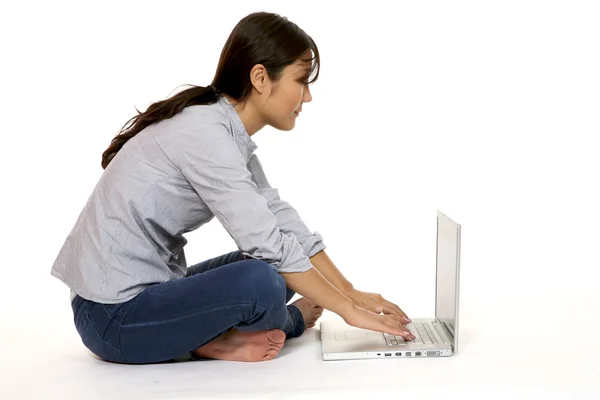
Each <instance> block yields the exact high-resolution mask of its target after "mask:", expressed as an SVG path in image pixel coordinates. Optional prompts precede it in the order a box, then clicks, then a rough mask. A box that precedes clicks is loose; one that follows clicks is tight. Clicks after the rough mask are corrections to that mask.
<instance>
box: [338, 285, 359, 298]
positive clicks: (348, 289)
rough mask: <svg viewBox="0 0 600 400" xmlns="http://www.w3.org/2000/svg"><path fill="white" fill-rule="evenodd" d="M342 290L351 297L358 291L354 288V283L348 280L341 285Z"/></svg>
mask: <svg viewBox="0 0 600 400" xmlns="http://www.w3.org/2000/svg"><path fill="white" fill-rule="evenodd" d="M340 292H342V293H344V295H345V296H346V297H350V296H351V295H353V294H354V293H355V292H356V289H354V286H352V284H351V283H350V282H348V283H347V284H345V285H343V286H342V287H341V289H340Z"/></svg>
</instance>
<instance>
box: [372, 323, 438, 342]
mask: <svg viewBox="0 0 600 400" xmlns="http://www.w3.org/2000/svg"><path fill="white" fill-rule="evenodd" d="M404 326H406V328H407V329H408V330H409V331H410V333H412V334H413V335H414V336H415V338H414V340H405V339H404V338H403V337H402V336H399V335H392V334H390V333H385V332H384V333H383V336H384V337H385V341H386V343H387V345H388V346H398V345H400V346H402V345H406V344H407V343H408V344H413V343H416V344H434V343H438V340H437V339H436V337H435V335H434V334H433V332H431V328H430V327H429V325H427V324H423V323H420V322H419V323H414V322H411V323H410V324H406V325H404ZM436 330H437V327H436ZM440 337H442V340H444V343H447V339H446V335H441V334H440Z"/></svg>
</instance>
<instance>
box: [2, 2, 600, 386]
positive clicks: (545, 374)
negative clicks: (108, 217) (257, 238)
mask: <svg viewBox="0 0 600 400" xmlns="http://www.w3.org/2000/svg"><path fill="white" fill-rule="evenodd" d="M15 4H17V3H14V4H13V3H8V2H7V3H3V4H2V6H0V37H1V39H0V40H1V42H2V50H1V52H2V53H1V54H2V56H1V57H2V62H1V64H0V68H1V71H2V72H1V74H0V84H1V88H2V95H1V96H0V102H1V103H0V110H1V116H2V118H1V142H0V143H1V144H0V146H1V150H2V151H1V152H2V156H1V157H0V163H1V164H0V174H1V175H0V178H1V181H0V182H1V183H2V195H1V196H0V202H1V207H0V213H1V214H0V216H1V218H2V219H1V226H2V230H1V231H0V235H1V237H0V238H1V241H0V243H1V246H2V248H1V250H2V255H3V257H2V259H3V260H2V261H3V266H2V269H1V271H2V272H1V277H2V282H3V285H2V289H1V290H0V307H1V314H0V317H1V322H0V324H1V329H0V338H1V344H2V350H1V351H2V357H1V360H2V361H0V368H1V369H2V370H3V373H2V375H1V377H0V385H1V386H0V392H1V393H5V392H8V393H12V394H13V397H8V398H17V397H19V396H20V395H22V396H24V397H27V398H33V397H39V396H41V394H36V393H37V392H35V390H40V389H42V390H43V391H44V392H43V393H44V396H45V397H46V398H54V397H56V398H62V396H63V395H62V394H59V391H60V390H65V393H67V394H68V393H71V394H72V395H73V396H75V397H77V396H80V395H81V396H83V395H82V394H81V393H85V394H86V396H88V397H89V396H93V395H94V393H96V394H98V393H101V394H103V395H106V396H108V395H111V396H113V397H114V396H115V395H117V393H126V394H127V396H128V398H135V397H136V394H138V395H140V396H142V395H143V396H142V397H144V396H146V397H145V398H149V397H147V396H149V395H148V393H150V392H148V393H146V392H144V390H150V389H148V384H149V383H152V380H151V378H149V377H148V376H146V375H144V374H143V373H141V375H135V374H136V373H137V372H135V371H138V370H136V368H142V369H143V367H131V366H129V367H125V368H123V367H122V366H118V367H117V366H107V365H106V364H105V363H101V362H96V361H95V360H94V359H93V358H92V357H91V355H90V354H89V353H88V352H87V350H86V349H85V348H84V347H83V345H82V344H81V343H80V341H79V337H78V336H77V333H76V332H75V329H74V327H73V325H72V314H71V310H70V307H69V302H68V288H67V287H66V286H65V285H64V284H62V283H61V282H60V281H58V280H57V279H55V278H53V277H51V276H50V268H51V265H52V263H53V261H54V258H55V257H56V255H57V254H58V251H59V249H60V247H61V245H62V243H63V241H64V239H65V238H66V235H67V234H68V233H69V231H70V229H71V227H72V225H73V223H74V222H75V220H76V218H77V216H78V215H79V212H80V211H81V208H82V207H83V206H84V204H85V202H86V200H87V198H88V196H89V195H90V192H91V190H92V188H93V187H94V185H95V183H96V181H97V179H98V178H99V176H100V175H101V173H102V169H101V167H100V160H101V153H102V152H103V151H104V150H105V149H106V147H107V146H108V144H109V142H110V140H111V139H112V137H113V136H114V135H115V134H116V133H117V132H118V130H119V129H120V128H121V127H122V126H123V124H124V123H125V122H126V121H127V120H128V119H129V118H131V117H132V116H134V115H135V114H136V111H135V107H137V108H138V109H139V110H140V111H142V110H145V109H146V107H147V106H148V105H149V104H150V103H151V102H154V101H158V100H162V99H165V98H167V97H168V96H170V95H171V94H172V93H173V92H174V91H175V90H180V88H178V87H179V86H180V85H183V84H196V85H202V86H204V85H208V84H209V83H210V82H211V81H212V78H213V75H214V72H215V69H216V65H217V61H218V58H219V55H220V52H221V49H222V46H223V45H224V43H225V41H226V39H227V37H228V35H229V33H230V32H231V29H233V27H234V26H235V24H236V23H237V22H238V21H239V20H240V19H241V18H243V17H244V16H246V15H247V14H249V13H251V12H254V11H270V12H276V13H279V14H281V15H284V16H287V17H288V18H289V19H290V20H291V21H293V22H295V23H296V24H298V25H299V26H300V27H301V28H302V29H303V30H305V31H306V32H307V33H308V34H309V35H311V36H312V37H313V39H314V40H315V41H316V43H317V46H318V47H319V50H320V53H321V60H322V70H321V75H320V79H319V81H318V82H317V83H315V84H314V85H313V86H312V88H311V90H312V94H313V101H312V103H310V104H306V105H305V106H304V107H303V109H304V112H303V113H302V114H301V116H300V117H299V118H298V119H297V125H296V127H295V129H294V130H292V131H289V132H283V131H277V130H274V129H272V128H270V127H267V128H264V129H263V130H261V131H260V132H258V133H257V134H256V135H254V136H253V139H254V140H255V142H256V143H257V144H258V149H257V154H258V155H259V156H260V157H261V161H262V163H263V166H264V168H265V171H266V173H267V176H268V178H269V180H270V182H271V184H272V185H273V186H274V187H277V188H279V190H280V194H281V196H282V198H283V199H285V200H287V201H289V202H290V203H291V204H292V205H293V206H294V207H295V208H296V209H297V210H298V212H299V213H300V215H301V216H302V217H303V219H304V221H305V222H306V223H307V225H308V226H309V228H310V229H311V230H313V231H315V230H316V231H318V232H319V233H321V234H322V235H323V237H324V239H325V243H326V244H327V245H328V249H327V253H328V254H329V256H330V257H331V258H332V260H333V261H334V262H335V264H336V265H337V266H338V268H339V269H340V270H341V271H342V272H343V273H344V274H345V275H346V276H347V277H348V279H349V280H350V281H351V282H352V283H353V284H354V286H355V287H357V288H359V289H362V290H366V291H374V292H379V293H381V294H383V295H384V297H386V298H388V299H389V300H391V301H393V302H395V303H397V304H398V305H399V306H400V307H402V308H403V309H404V311H406V312H407V313H408V315H409V316H412V317H419V316H431V315H432V314H433V308H434V297H433V296H434V276H435V216H436V210H437V209H440V210H441V211H443V212H444V213H446V214H447V215H449V216H450V217H451V218H453V219H455V220H456V221H457V222H459V223H460V224H461V225H462V229H463V230H462V234H463V235H462V244H463V247H462V264H461V298H460V301H461V306H460V313H461V314H460V317H461V319H460V327H461V332H460V334H461V348H460V349H459V354H458V356H456V357H453V358H451V359H443V360H434V361H435V363H434V361H432V360H372V361H355V362H343V363H334V364H331V363H324V362H323V361H320V360H319V358H318V354H317V353H315V354H311V356H310V357H309V358H308V359H307V360H304V359H302V358H299V360H304V361H298V362H297V363H296V362H294V363H290V361H289V360H290V357H301V356H300V355H295V354H302V351H303V349H305V347H306V346H308V348H310V349H313V347H314V349H313V350H316V349H318V336H317V335H316V334H313V333H311V334H310V335H308V334H307V335H306V336H305V337H304V338H302V340H304V341H303V342H301V343H303V344H304V346H305V347H303V346H298V345H296V348H294V351H293V352H289V353H288V356H287V357H288V360H287V361H286V359H285V357H281V358H280V359H279V360H275V361H273V362H271V363H270V364H271V366H257V364H253V365H248V364H244V365H242V364H239V363H238V364H235V363H221V362H212V364H209V365H211V367H210V368H209V367H207V364H206V363H204V364H198V363H187V364H186V365H185V367H184V368H183V367H181V366H178V367H176V366H171V367H170V368H171V370H170V369H169V367H168V366H167V367H165V366H162V367H161V368H162V369H160V370H151V371H158V372H160V373H162V374H163V377H168V376H171V377H172V374H175V373H177V374H180V375H181V374H182V373H190V371H192V373H191V374H192V375H191V376H202V377H207V376H211V375H210V371H215V368H216V370H219V371H222V373H223V375H222V379H232V376H231V374H232V371H234V370H235V373H233V375H234V376H233V378H235V379H237V381H236V382H237V383H236V385H231V384H228V385H226V386H225V387H222V389H219V387H218V384H219V381H218V379H217V378H214V377H212V378H211V379H206V380H205V379H201V380H200V381H198V384H197V386H196V387H197V388H200V387H204V390H205V391H204V393H205V394H206V393H212V394H213V395H216V394H220V395H223V396H225V395H227V394H231V395H233V396H235V393H239V392H238V391H239V390H243V389H241V388H246V389H244V390H249V391H250V392H248V393H247V394H246V397H249V396H250V394H249V393H254V394H256V395H258V396H259V397H260V396H262V397H260V398H267V397H268V396H267V395H266V394H261V393H262V392H261V388H264V387H267V386H268V387H269V393H271V394H272V395H273V396H275V397H277V398H281V397H282V396H283V395H284V394H287V395H288V396H292V395H293V394H295V395H299V394H302V396H303V397H305V396H310V395H311V394H319V393H320V394H321V395H324V394H325V390H329V391H335V390H347V391H353V392H354V393H356V391H358V390H361V389H362V390H366V391H373V390H376V389H377V390H388V389H389V390H390V391H391V392H392V393H396V394H399V393H402V394H405V395H406V394H407V393H412V396H413V398H414V396H416V394H421V395H429V394H431V395H434V394H435V393H437V394H438V395H439V394H440V393H443V392H444V391H446V394H459V393H460V394H462V395H466V394H474V393H475V392H476V390H480V389H481V392H480V393H485V394H486V397H488V398H489V397H490V395H494V394H495V395H496V396H499V397H501V396H503V395H511V396H522V397H528V398H531V396H534V395H535V396H537V395H542V394H543V395H544V396H546V397H549V396H556V397H557V398H597V397H595V396H600V362H599V361H598V355H599V352H600V345H599V344H598V343H599V342H598V340H597V337H598V330H599V329H600V324H599V323H598V306H599V305H600V296H599V295H598V291H597V279H598V276H599V274H598V268H599V267H600V262H599V261H598V248H599V246H598V243H599V241H600V233H599V231H598V226H599V223H600V217H599V215H598V211H597V209H598V207H597V205H598V204H599V203H600V194H599V189H598V186H599V185H598V182H599V179H598V173H599V171H600V160H599V157H598V152H599V144H598V134H599V132H600V130H599V128H600V119H599V106H600V74H599V73H598V71H600V53H599V48H600V47H599V46H600V24H598V21H599V20H600V6H599V5H598V3H596V2H593V1H589V2H584V1H539V2H534V1H502V2H500V1H498V2H482V1H452V2H445V1H428V2H383V1H371V2H324V1H320V2H313V1H307V0H304V1H301V2H279V1H270V2H269V1H252V2H249V1H240V2H234V1H226V2H198V1H171V2H169V3H167V2H156V1H143V2H142V1H135V2H134V1H128V2H116V1H113V2H109V1H103V2H96V3H90V2H71V3H68V2H64V1H52V2H41V1H40V2H28V3H25V2H20V3H18V4H19V5H18V6H17V5H15ZM187 238H188V240H189V243H188V245H187V246H186V255H187V259H188V261H189V262H190V263H195V262H199V261H202V260H205V259H207V258H210V257H215V256H217V255H220V254H223V253H226V252H229V251H232V250H235V249H236V248H235V243H234V242H233V240H232V239H231V238H230V237H229V235H228V234H227V232H225V230H224V229H223V228H222V227H221V226H220V224H219V223H218V221H217V220H216V219H215V220H213V221H212V222H211V223H209V224H208V225H206V226H204V227H202V228H201V229H199V230H198V231H196V232H193V233H192V234H189V235H188V236H187ZM334 317H336V316H335V315H334V314H327V313H326V314H325V315H324V317H323V318H334ZM311 346H313V347H311ZM291 348H293V347H291ZM316 351H318V350H316ZM278 362H279V363H280V364H277V363H278ZM286 362H287V363H288V364H285V363H286ZM429 362H431V363H432V364H427V363H429ZM265 364H269V363H265ZM277 365H278V366H277ZM284 365H286V367H283V366H284ZM325 365H326V366H325ZM287 366H289V370H287V373H286V370H285V368H287ZM107 368H118V371H113V370H110V369H108V370H107ZM146 368H150V367H146ZM175 368H179V369H177V372H175V370H174V369H175ZM182 368H183V369H182ZM219 368H220V369H219ZM257 368H258V369H260V368H263V369H264V368H270V369H268V370H267V371H271V375H269V376H274V377H276V380H273V379H271V378H269V379H267V381H268V383H266V384H265V385H267V386H262V384H260V382H262V381H264V380H265V376H264V375H263V374H264V372H261V373H260V374H259V375H258V377H257V378H255V377H254V376H253V375H252V373H253V371H258V369H257ZM294 368H295V369H294ZM194 369H196V370H194ZM200 369H201V370H200ZM82 371H83V372H82ZM144 371H148V369H146V370H144ZM182 371H185V372H182ZM390 371H392V372H390ZM158 372H157V373H158ZM78 374H79V375H78ZM81 374H83V375H81ZM86 374H87V375H86ZM128 374H134V376H136V377H137V378H131V377H130V378H128V376H129V375H128ZM207 374H209V375H207ZM353 374H354V375H353ZM117 375H118V376H120V377H121V378H120V379H121V380H119V379H117V378H115V376H117ZM85 376H87V377H88V378H87V379H86V378H84V377H85ZM98 376H102V377H103V378H102V379H104V381H102V379H100V378H98V379H100V381H98V380H97V379H95V378H94V377H98ZM324 376H327V378H326V379H325V378H324ZM357 377H359V378H358V379H357ZM132 379H133V380H132ZM261 379H262V381H261ZM163 381H164V380H163ZM35 382H38V383H35ZM78 382H79V383H78ZM81 382H85V384H83V383H81ZM107 382H108V383H107ZM169 382H170V383H169ZM185 382H187V386H185V385H184V387H185V388H187V389H189V391H185V390H184V391H182V390H179V391H176V390H175V389H173V391H171V389H170V388H175V387H179V388H181V386H180V385H181V382H180V381H179V382H178V381H175V382H173V381H172V380H170V381H168V382H167V383H164V382H163V383H161V384H159V383H158V382H157V383H152V384H151V385H150V386H152V385H154V386H152V387H154V388H157V387H159V388H160V390H158V391H156V390H155V389H152V390H154V391H152V392H151V393H153V394H154V396H156V398H158V397H161V396H163V397H164V398H176V397H177V398H179V397H181V398H183V397H185V396H189V397H190V398H192V397H193V396H194V393H195V392H194V386H193V384H190V379H189V377H188V378H186V380H185ZM432 382H438V383H440V385H433V386H432V385H431V383H432ZM133 384H135V387H136V390H131V387H132V386H131V385H133ZM169 384H170V385H172V386H169ZM78 385H79V386H78ZM89 385H92V386H91V389H90V386H89ZM93 385H101V386H102V387H103V388H104V389H103V390H105V391H104V392H98V391H94V390H93V389H94V387H95V386H93ZM294 387H295V388H296V389H294V390H290V388H294ZM57 388H61V389H57ZM111 388H112V389H114V391H111V390H112V389H111ZM124 388H129V389H130V390H129V391H127V390H125V391H124ZM78 390H81V393H80V392H79V391H78ZM161 390H162V392H161ZM40 393H41V392H40ZM144 393H146V394H144ZM160 393H162V394H160ZM339 393H341V392H339ZM67 394H65V396H67ZM98 396H99V397H98V398H102V396H101V395H100V394H98ZM327 396H332V395H331V394H328V395H327ZM340 396H341V394H340ZM75 397H74V398H75ZM163 397H161V398H163ZM292 397H293V396H292ZM79 398H81V397H79ZM153 398H154V397H153ZM394 398H395V397H394Z"/></svg>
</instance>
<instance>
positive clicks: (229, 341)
mask: <svg viewBox="0 0 600 400" xmlns="http://www.w3.org/2000/svg"><path fill="white" fill-rule="evenodd" d="M284 342H285V333H284V332H283V331H282V330H279V329H271V330H269V331H259V332H242V331H238V330H237V329H234V328H232V329H230V330H228V331H226V332H224V333H223V334H221V335H220V336H219V337H217V338H216V339H214V340H212V341H211V342H209V343H207V344H205V345H204V346H202V347H200V348H198V349H196V350H195V351H194V354H196V355H197V356H199V357H205V358H214V359H217V360H227V361H269V360H272V359H274V358H275V357H276V356H277V354H279V351H280V350H281V348H282V347H283V343H284Z"/></svg>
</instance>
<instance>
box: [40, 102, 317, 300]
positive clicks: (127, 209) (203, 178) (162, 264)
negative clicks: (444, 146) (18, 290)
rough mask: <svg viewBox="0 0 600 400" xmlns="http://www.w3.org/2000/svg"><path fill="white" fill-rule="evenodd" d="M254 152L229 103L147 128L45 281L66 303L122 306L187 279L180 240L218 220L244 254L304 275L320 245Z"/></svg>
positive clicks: (109, 172)
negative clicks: (79, 300) (67, 295)
mask: <svg viewBox="0 0 600 400" xmlns="http://www.w3.org/2000/svg"><path fill="white" fill-rule="evenodd" d="M256 148H257V146H256V144H255V143H254V141H253V140H252V138H251V137H250V135H248V133H247V132H246V130H245V128H244V125H243V124H242V121H241V119H240V118H239V115H238V114H237V112H236V111H235V109H234V108H233V106H232V105H231V103H230V102H229V101H228V100H227V99H226V98H225V97H221V98H220V99H219V101H218V102H217V103H214V104H210V105H201V106H190V107H187V108H185V109H184V110H183V111H182V112H181V113H180V114H178V115H176V116H174V117H172V118H170V119H167V120H163V121H161V122H159V123H158V124H155V125H152V126H149V127H147V128H146V129H144V130H143V131H141V132H140V133H138V134H137V135H136V136H134V137H133V138H131V139H130V140H129V141H128V142H127V143H125V145H124V146H123V148H122V149H121V150H120V151H119V153H118V154H117V155H116V156H115V157H114V158H113V160H112V161H111V162H110V164H109V165H108V167H107V168H106V169H105V170H104V173H103V174H102V176H101V177H100V180H99V181H98V183H97V184H96V186H95V188H94V190H93V192H92V194H91V196H90V197H89V199H88V201H87V203H86V205H85V207H84V208H83V210H82V212H81V214H80V215H79V217H78V219H77V221H76V223H75V226H74V227H73V229H72V230H71V232H70V233H69V235H68V236H67V238H66V240H65V243H64V245H63V247H62V248H61V250H60V252H59V254H58V256H57V258H56V260H55V262H54V265H53V266H52V270H51V274H52V275H53V276H55V277H56V278H58V279H60V280H62V281H63V282H64V283H65V284H67V285H68V286H69V287H70V288H71V293H72V296H73V293H77V294H79V295H80V296H81V297H83V298H86V299H89V300H92V301H96V302H101V303H120V302H124V301H127V300H129V299H131V298H133V297H134V296H136V295H137V294H139V293H140V292H141V291H142V290H143V289H144V288H146V287H147V286H149V285H151V284H155V283H160V282H166V281H170V280H173V279H178V278H182V277H185V276H186V272H187V264H186V259H185V254H184V251H183V248H184V246H185V244H186V243H187V240H186V238H185V237H184V236H183V235H184V234H185V233H187V232H190V231H193V230H195V229H198V228H199V227H201V226H202V225H204V224H206V223H207V222H209V221H210V220H211V219H213V217H215V216H216V217H217V219H218V220H219V222H220V223H221V224H222V225H223V227H224V228H225V229H226V230H227V232H228V233H229V235H230V236H231V237H232V238H233V240H234V241H235V243H236V245H237V247H238V249H239V250H240V251H241V252H242V253H243V254H244V255H246V256H248V257H250V258H256V259H261V260H264V261H265V262H267V263H269V264H270V265H272V266H273V268H275V269H276V270H277V271H279V272H303V271H306V270H308V269H310V268H311V267H312V265H311V263H310V260H309V257H312V256H313V255H314V254H316V253H317V252H319V251H321V250H323V249H325V247H326V246H325V244H324V243H323V238H322V237H321V236H320V235H319V233H317V232H314V233H311V232H310V231H309V230H308V228H307V226H306V225H305V224H304V222H303V221H302V220H301V219H300V216H299V215H298V213H297V212H296V211H295V210H294V208H292V207H291V206H290V204H288V203H287V202H285V201H283V200H281V199H280V197H279V193H278V191H277V189H275V188H272V187H271V186H270V185H269V183H268V181H267V179H266V177H265V174H264V171H263V169H262V166H261V164H260V161H259V159H258V157H257V156H256V154H254V150H255V149H256Z"/></svg>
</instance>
